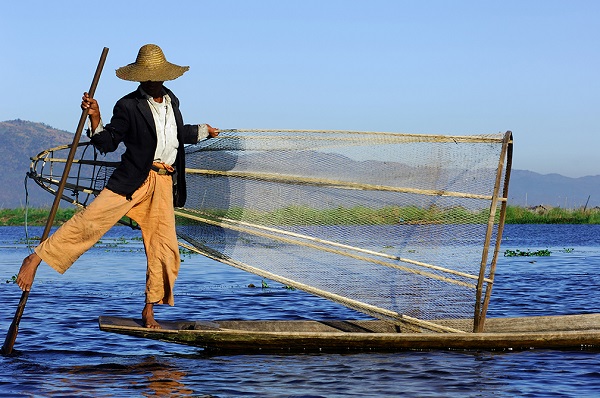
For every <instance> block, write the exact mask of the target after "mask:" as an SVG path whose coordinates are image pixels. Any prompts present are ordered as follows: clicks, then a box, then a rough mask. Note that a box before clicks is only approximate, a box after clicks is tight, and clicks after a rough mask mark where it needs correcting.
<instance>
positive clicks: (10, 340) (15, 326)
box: [2, 47, 108, 355]
mask: <svg viewBox="0 0 600 398" xmlns="http://www.w3.org/2000/svg"><path fill="white" fill-rule="evenodd" d="M107 55H108V48H107V47H104V49H103V50H102V55H101V56H100V61H99V62H98V66H97V67H96V73H95V74H94V78H93V79H92V84H91V86H90V90H89V92H88V93H89V95H90V98H93V97H94V94H95V92H96V87H97V86H98V81H99V80H100V74H101V73H102V68H104V62H105V61H106V56H107ZM87 116H88V110H87V109H83V110H82V111H81V117H80V118H79V124H78V125H77V130H76V132H75V136H74V137H73V143H72V144H71V150H70V152H69V157H68V159H67V162H66V163H65V168H64V170H63V174H62V178H61V180H60V185H59V186H58V189H57V191H56V193H55V196H54V202H53V203H52V208H51V209H50V214H49V215H48V220H47V221H46V227H45V228H44V233H43V234H42V237H41V238H40V242H43V241H44V240H46V239H47V238H48V235H50V229H51V228H52V224H53V223H54V217H55V216H56V212H57V211H58V205H59V204H60V200H61V197H62V193H63V191H64V189H65V185H66V184H67V178H68V176H69V171H70V169H71V164H72V163H73V158H74V157H75V152H76V151H77V146H78V144H79V139H80V138H81V133H82V132H83V127H84V126H85V122H86V118H87ZM34 276H35V275H34ZM28 298H29V292H28V291H25V292H23V294H22V295H21V300H20V301H19V305H18V306H17V311H16V312H15V316H14V318H13V321H12V323H11V325H10V327H9V329H8V333H7V334H6V339H5V340H4V345H3V346H2V355H10V354H12V351H13V347H14V345H15V341H16V340H17V333H18V332H19V323H20V322H21V317H22V316H23V312H24V310H25V305H26V304H27V299H28Z"/></svg>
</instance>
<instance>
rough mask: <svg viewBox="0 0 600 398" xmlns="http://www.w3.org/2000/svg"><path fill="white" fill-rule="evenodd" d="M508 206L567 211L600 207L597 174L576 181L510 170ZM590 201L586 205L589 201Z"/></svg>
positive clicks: (557, 176)
mask: <svg viewBox="0 0 600 398" xmlns="http://www.w3.org/2000/svg"><path fill="white" fill-rule="evenodd" d="M509 185H510V187H509V189H508V199H509V200H508V203H509V204H511V205H518V206H536V205H548V206H552V207H562V208H567V209H572V208H581V207H584V206H586V203H587V207H588V208H590V207H596V206H600V175H595V176H586V177H579V178H571V177H565V176H562V175H560V174H538V173H534V172H532V171H527V170H513V171H512V173H511V177H510V184H509ZM588 198H589V202H588Z"/></svg>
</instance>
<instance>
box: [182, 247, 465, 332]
mask: <svg viewBox="0 0 600 398" xmlns="http://www.w3.org/2000/svg"><path fill="white" fill-rule="evenodd" d="M180 244H181V243H180ZM182 246H183V247H185V248H186V249H188V250H192V251H194V252H196V253H199V254H202V255H204V256H206V257H209V258H211V259H213V260H216V261H219V262H222V263H224V264H227V265H231V266H233V267H235V268H238V269H241V270H243V271H246V272H250V273H252V274H256V275H258V276H261V277H263V278H267V279H271V280H274V281H276V282H279V283H282V284H284V285H288V286H292V287H295V288H297V289H300V290H302V291H305V292H307V293H311V294H314V295H317V296H320V297H323V298H327V299H329V300H332V301H335V302H337V303H340V304H343V305H345V306H347V307H350V308H353V309H358V308H360V309H361V310H363V311H366V312H371V313H376V314H380V315H382V316H384V317H386V318H390V319H394V320H397V321H400V322H405V323H408V324H411V325H414V326H418V327H421V328H423V329H427V330H431V331H434V332H444V333H465V331H463V330H460V329H454V328H450V327H447V326H442V325H438V324H436V323H433V322H429V321H425V320H422V319H418V318H413V317H410V316H407V315H403V314H399V313H397V312H394V311H390V310H386V309H384V308H379V307H377V306H374V305H371V304H367V303H363V302H361V301H358V300H352V299H349V298H347V297H343V296H340V295H337V294H334V293H330V292H327V291H325V290H321V289H318V288H315V287H313V286H309V285H305V284H303V283H300V282H297V281H294V280H292V279H288V278H284V277H282V276H279V275H276V274H273V273H270V272H268V271H264V270H261V269H258V268H255V267H252V266H251V265H248V264H245V263H242V262H239V261H234V260H233V259H230V258H228V257H224V256H216V255H214V254H211V253H209V252H207V251H204V250H201V249H200V248H198V247H197V246H196V244H193V245H182ZM198 246H200V245H198Z"/></svg>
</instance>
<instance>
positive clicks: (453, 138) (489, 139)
mask: <svg viewBox="0 0 600 398" xmlns="http://www.w3.org/2000/svg"><path fill="white" fill-rule="evenodd" d="M220 131H221V132H222V133H238V134H239V133H300V134H307V133H313V134H353V135H374V136H386V137H395V138H411V139H412V141H411V142H419V141H422V142H432V141H434V142H451V143H459V142H467V143H482V144H486V143H487V144H489V143H498V144H500V143H502V140H503V139H504V135H503V134H502V135H494V136H490V135H440V134H409V133H391V132H381V131H351V130H286V129H279V130H277V129H270V130H266V129H221V130H220Z"/></svg>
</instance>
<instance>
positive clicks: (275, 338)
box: [99, 314, 600, 353]
mask: <svg viewBox="0 0 600 398" xmlns="http://www.w3.org/2000/svg"><path fill="white" fill-rule="evenodd" d="M442 323H443V322H442ZM448 323H451V324H452V325H456V324H457V321H456V320H452V321H448ZM459 323H460V322H459ZM99 325H100V329H101V330H103V331H106V332H114V333H120V334H126V335H131V336H136V337H143V338H149V339H154V340H161V341H166V342H173V343H178V344H186V345H191V346H197V347H202V348H204V349H205V350H207V351H209V352H228V353H229V352H236V353H258V352H265V353H266V352H352V351H382V352H390V351H401V350H424V349H425V350H427V349H457V350H525V349H533V348H545V349H595V348H597V347H600V314H584V315H564V316H534V317H519V318H488V320H487V321H486V327H485V331H484V332H482V333H470V332H468V333H414V332H412V333H406V332H403V331H402V330H401V328H400V327H399V326H397V325H395V324H393V323H391V322H386V321H381V320H346V321H341V320H340V321H316V320H315V321H306V320H302V321H238V320H223V321H172V322H169V321H163V322H161V325H162V329H148V328H145V327H143V326H142V321H141V320H137V319H131V318H117V317H107V316H102V317H100V318H99ZM470 325H471V324H470V322H469V321H468V320H465V322H464V326H465V331H467V330H468V329H469V326H470Z"/></svg>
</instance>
